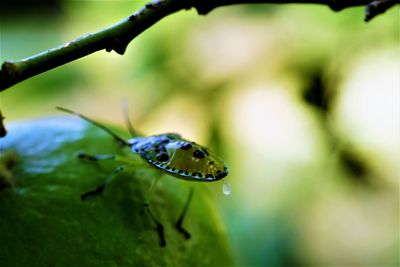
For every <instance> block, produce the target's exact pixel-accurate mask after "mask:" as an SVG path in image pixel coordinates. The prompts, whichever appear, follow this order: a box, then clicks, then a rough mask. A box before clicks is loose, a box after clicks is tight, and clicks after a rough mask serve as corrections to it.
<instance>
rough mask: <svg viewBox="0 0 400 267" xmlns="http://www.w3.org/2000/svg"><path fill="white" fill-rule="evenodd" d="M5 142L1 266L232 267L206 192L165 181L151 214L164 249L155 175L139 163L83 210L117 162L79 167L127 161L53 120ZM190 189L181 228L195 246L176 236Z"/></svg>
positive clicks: (1, 149)
mask: <svg viewBox="0 0 400 267" xmlns="http://www.w3.org/2000/svg"><path fill="white" fill-rule="evenodd" d="M7 130H8V134H7V136H6V137H5V138H1V139H0V265H1V266H7V267H12V266H81V267H85V266H141V267H142V266H232V264H233V263H232V256H231V252H230V248H229V245H228V242H227V237H226V234H225V231H224V225H223V223H222V222H221V219H220V217H219V216H218V214H217V212H216V209H215V207H214V206H215V205H214V203H213V201H212V196H211V195H210V194H209V193H208V191H207V190H208V186H210V184H198V183H194V182H187V181H182V180H179V179H176V178H173V177H170V176H165V177H163V178H162V179H161V181H160V183H159V185H158V187H157V189H156V192H155V194H154V196H153V198H152V202H151V209H152V212H153V214H154V215H155V216H156V217H157V219H158V220H159V221H160V222H161V223H162V224H163V225H164V229H165V237H166V241H167V246H166V247H160V245H159V239H158V235H157V232H156V231H155V225H154V223H153V221H152V220H151V218H149V215H148V214H147V213H142V211H143V201H144V198H145V195H146V193H147V191H148V189H149V186H150V184H151V182H152V181H153V178H154V175H156V174H157V170H155V169H154V168H152V167H150V166H149V165H146V164H144V165H143V164H142V165H138V166H135V167H133V168H132V169H133V170H132V171H129V172H123V173H121V174H119V175H118V177H117V178H116V179H115V180H114V181H113V182H112V183H111V184H110V185H109V186H108V187H106V189H105V191H104V192H103V195H101V196H98V197H93V198H91V199H89V200H86V201H81V200H80V195H81V194H82V193H83V192H87V191H90V190H92V189H94V188H95V187H96V186H98V185H99V184H100V183H101V182H102V181H103V179H104V178H105V177H106V176H107V175H108V174H109V173H110V172H112V170H113V169H114V168H115V167H116V166H118V165H117V163H115V162H100V163H92V162H87V161H82V160H79V159H77V157H76V155H77V153H79V152H86V153H89V154H110V153H129V150H128V151H125V150H122V148H121V147H119V146H118V144H116V142H114V140H113V139H112V138H111V137H110V136H109V135H107V134H106V133H105V132H103V131H102V130H100V129H98V128H94V127H93V126H90V125H88V124H87V123H86V122H83V121H81V120H79V119H75V118H69V117H53V118H46V119H41V120H36V121H29V122H21V123H15V124H9V125H8V129H7ZM191 186H194V187H195V188H196V190H195V194H194V197H193V201H192V203H191V206H190V208H189V211H188V213H187V216H186V218H185V220H184V223H183V225H184V227H185V228H186V229H187V230H188V231H189V232H190V233H191V235H192V237H191V238H190V239H189V240H186V239H185V238H184V237H183V235H182V234H180V233H179V232H178V231H177V230H176V229H175V227H174V224H175V222H176V220H177V218H178V217H179V214H180V212H181V211H182V209H183V206H184V203H185V201H186V198H187V196H188V194H189V189H190V187H191Z"/></svg>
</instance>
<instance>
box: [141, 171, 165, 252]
mask: <svg viewBox="0 0 400 267" xmlns="http://www.w3.org/2000/svg"><path fill="white" fill-rule="evenodd" d="M161 177H162V175H160V176H158V177H157V178H156V179H155V180H154V181H153V183H152V184H151V186H150V189H149V192H148V193H147V196H146V198H145V201H144V204H143V205H144V209H145V210H146V211H147V213H148V214H149V215H150V218H151V219H152V220H153V222H154V224H155V225H156V227H157V228H156V230H157V233H158V237H159V239H160V246H161V247H165V246H166V245H167V243H166V241H165V236H164V226H163V225H162V224H161V223H160V222H159V221H158V220H157V219H156V217H154V215H153V213H152V212H151V210H150V207H149V206H150V200H151V197H152V196H153V193H154V191H155V188H156V186H157V183H158V181H159V180H160V178H161Z"/></svg>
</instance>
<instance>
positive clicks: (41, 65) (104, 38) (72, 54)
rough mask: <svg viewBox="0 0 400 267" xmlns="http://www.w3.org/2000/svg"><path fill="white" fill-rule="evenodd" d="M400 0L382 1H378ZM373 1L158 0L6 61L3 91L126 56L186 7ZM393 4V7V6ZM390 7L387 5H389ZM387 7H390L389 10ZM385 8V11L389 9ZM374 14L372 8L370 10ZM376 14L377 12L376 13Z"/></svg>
mask: <svg viewBox="0 0 400 267" xmlns="http://www.w3.org/2000/svg"><path fill="white" fill-rule="evenodd" d="M393 1H395V2H397V1H398V0H378V1H376V2H393ZM370 2H371V0H293V1H290V0H248V1H246V0H155V1H153V2H150V3H148V4H146V6H145V7H143V8H142V9H140V10H138V11H137V12H135V13H134V14H132V15H131V16H129V17H127V18H125V19H123V20H122V21H120V22H118V23H117V24H114V25H112V26H110V27H108V28H106V29H103V30H100V31H98V32H95V33H90V34H87V35H84V36H82V37H79V38H78V39H76V40H73V41H71V42H68V43H66V44H64V45H61V46H59V47H56V48H53V49H49V50H47V51H44V52H42V53H40V54H37V55H34V56H31V57H29V58H25V59H22V60H16V61H5V62H4V63H3V64H2V66H1V70H0V92H1V91H3V90H5V89H7V88H9V87H11V86H12V85H14V84H16V83H19V82H21V81H23V80H26V79H28V78H30V77H32V76H35V75H37V74H40V73H43V72H46V71H48V70H51V69H54V68H56V67H58V66H61V65H63V64H65V63H68V62H71V61H74V60H76V59H79V58H82V57H84V56H87V55H89V54H92V53H94V52H97V51H100V50H103V49H105V50H106V51H107V52H110V51H112V50H114V51H115V52H116V53H118V54H120V55H123V54H124V52H125V50H126V47H127V46H128V44H129V43H130V42H131V41H132V40H133V39H134V38H135V37H136V36H138V35H139V34H140V33H142V32H143V31H145V30H146V29H148V28H150V27H151V26H152V25H153V24H155V23H156V22H158V21H159V20H161V19H162V18H164V17H166V16H168V15H170V14H172V13H174V12H177V11H179V10H182V9H190V8H195V9H196V10H197V12H198V13H199V14H201V15H205V14H207V13H209V12H210V11H212V10H213V9H215V8H217V7H221V6H227V5H234V4H246V3H247V4H249V3H273V4H288V3H303V4H306V3H308V4H321V5H326V6H329V7H330V8H331V9H332V10H334V11H340V10H342V9H344V8H349V7H354V6H361V5H367V4H369V3H370ZM389 7H390V6H389ZM389 7H387V8H389ZM387 8H386V9H387ZM386 9H385V10H386ZM370 13H371V11H370ZM372 14H373V15H368V19H370V18H371V16H372V17H373V16H375V15H376V12H375V13H374V12H372Z"/></svg>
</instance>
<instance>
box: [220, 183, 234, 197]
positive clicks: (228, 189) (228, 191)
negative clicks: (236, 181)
mask: <svg viewBox="0 0 400 267" xmlns="http://www.w3.org/2000/svg"><path fill="white" fill-rule="evenodd" d="M222 193H224V195H226V196H228V195H230V194H231V193H232V187H231V184H230V183H228V182H227V181H224V183H223V185H222Z"/></svg>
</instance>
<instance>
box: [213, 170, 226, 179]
mask: <svg viewBox="0 0 400 267" xmlns="http://www.w3.org/2000/svg"><path fill="white" fill-rule="evenodd" d="M226 175H227V173H226V172H222V171H220V170H218V171H217V175H216V176H215V178H217V179H222V178H224V177H225V176H226Z"/></svg>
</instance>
